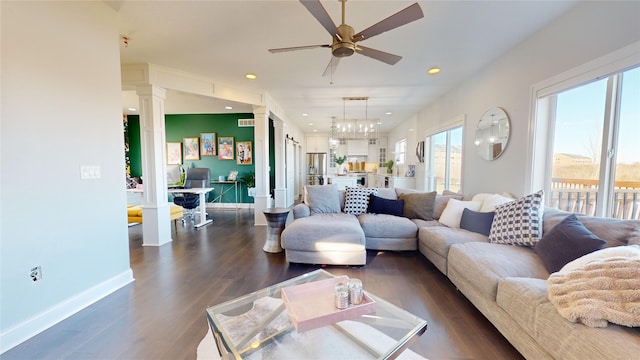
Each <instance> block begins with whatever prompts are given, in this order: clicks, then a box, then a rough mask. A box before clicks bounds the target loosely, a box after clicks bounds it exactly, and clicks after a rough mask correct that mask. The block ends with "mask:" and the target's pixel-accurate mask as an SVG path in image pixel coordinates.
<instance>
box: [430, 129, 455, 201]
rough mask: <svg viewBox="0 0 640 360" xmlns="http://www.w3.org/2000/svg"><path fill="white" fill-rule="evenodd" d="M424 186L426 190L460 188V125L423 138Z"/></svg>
mask: <svg viewBox="0 0 640 360" xmlns="http://www.w3.org/2000/svg"><path fill="white" fill-rule="evenodd" d="M424 151H425V154H424V155H425V159H424V161H425V187H426V190H428V191H438V192H439V193H442V191H443V190H450V191H454V192H459V191H460V190H461V189H462V126H455V127H453V128H450V129H447V130H445V131H441V132H438V133H435V134H432V135H429V136H427V137H426V139H425V146H424Z"/></svg>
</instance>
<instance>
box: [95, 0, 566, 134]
mask: <svg viewBox="0 0 640 360" xmlns="http://www.w3.org/2000/svg"><path fill="white" fill-rule="evenodd" d="M414 2H415V1H390V0H386V1H383V0H378V1H370V0H368V1H366V0H349V1H348V2H347V3H346V23H347V24H349V25H351V26H352V27H353V28H354V29H355V31H356V32H358V31H360V30H363V29H365V28H367V27H369V26H370V25H373V24H374V23H376V22H378V21H380V20H382V19H384V18H386V17H388V16H390V15H392V14H394V13H396V12H398V11H400V10H402V9H404V8H405V7H407V6H409V5H411V4H412V3H414ZM107 3H108V4H109V5H110V6H112V7H113V8H114V9H116V10H117V11H118V12H119V14H120V17H121V25H120V33H121V34H122V35H126V36H128V37H129V44H128V46H127V47H124V46H123V45H122V46H121V61H122V63H123V64H124V63H137V62H149V63H154V64H157V65H162V66H166V67H170V68H174V69H179V70H182V71H186V72H189V73H194V74H198V75H201V76H203V77H206V78H211V79H214V82H219V83H223V84H232V85H233V86H235V87H240V88H246V89H247V90H250V91H256V90H257V91H260V92H266V93H268V94H269V95H270V96H271V97H272V98H273V99H275V101H276V102H277V103H278V104H279V105H280V106H281V107H282V108H283V109H285V111H286V113H285V115H284V116H285V119H286V120H289V121H294V122H296V123H297V124H298V125H299V127H300V128H301V129H302V131H304V132H311V131H313V129H314V128H315V129H318V130H319V131H321V132H328V131H329V128H330V124H331V117H332V116H335V117H336V118H337V119H342V117H343V112H345V113H346V117H347V118H364V116H365V107H364V102H362V101H354V102H347V104H346V109H343V106H344V102H343V100H342V98H343V97H369V100H368V102H367V103H368V109H367V117H368V118H369V119H380V120H381V121H382V125H381V126H382V127H381V130H382V131H389V130H390V129H392V128H393V127H394V126H397V125H398V124H399V123H401V122H403V121H405V120H407V119H408V118H409V117H411V116H412V115H414V114H415V113H417V112H418V111H419V110H421V109H423V108H424V107H426V106H427V105H428V104H429V103H430V102H431V101H433V100H434V99H436V98H437V97H438V96H440V95H442V94H444V93H445V92H446V91H448V90H449V89H451V88H453V87H455V86H456V85H457V84H459V83H461V82H462V81H464V80H465V79H466V78H468V77H470V76H472V75H473V74H474V73H476V72H477V71H479V70H480V69H482V68H483V67H485V66H486V65H487V64H489V63H490V62H491V61H493V60H494V59H496V58H497V57H498V56H500V55H501V54H503V53H505V52H506V51H507V50H508V49H510V48H512V47H514V46H515V45H517V44H518V43H519V42H521V41H522V40H524V39H525V38H527V37H528V36H530V35H532V34H533V33H534V32H536V31H537V30H539V29H540V28H542V27H544V26H545V25H546V24H548V23H549V22H551V21H553V20H554V19H555V18H556V17H558V16H559V15H561V14H562V13H564V12H566V11H567V10H569V9H570V8H571V7H573V6H574V5H575V4H576V3H577V1H568V0H566V1H419V4H420V6H421V8H422V11H423V12H424V18H422V19H419V20H417V21H415V22H412V23H410V24H407V25H404V26H402V27H399V28H396V29H394V30H391V31H389V32H386V33H383V34H380V35H378V36H375V37H373V38H370V39H367V40H364V41H362V42H361V43H360V44H361V45H364V46H367V47H371V48H374V49H378V50H382V51H386V52H390V53H393V54H397V55H400V56H402V57H403V59H402V60H400V62H399V63H397V64H396V65H387V64H385V63H382V62H379V61H376V60H374V59H371V58H368V57H365V56H362V55H359V54H354V55H353V56H351V57H348V58H343V59H342V60H341V61H340V64H339V67H338V68H337V69H336V71H335V73H334V75H333V77H332V78H330V77H322V73H323V72H324V70H325V68H326V66H327V64H328V63H329V60H330V56H331V54H330V50H329V49H326V48H317V49H310V50H301V51H293V52H285V53H278V54H272V53H269V52H268V51H267V49H269V48H280V47H290V46H302V45H317V44H330V43H331V37H330V36H329V34H328V33H327V31H326V30H325V29H324V28H323V27H322V26H321V25H320V23H318V22H317V21H316V20H315V18H314V17H313V16H312V15H311V14H310V13H309V12H308V11H307V10H306V9H305V7H304V6H303V5H302V4H300V2H299V1H296V0H286V1H269V0H262V1H241V0H233V1H184V0H180V1H107ZM322 5H323V6H324V7H325V8H326V10H327V12H328V13H329V15H330V16H331V18H332V19H333V21H334V22H335V23H337V24H339V23H340V19H341V13H340V11H341V5H340V2H339V1H336V0H322ZM432 66H438V67H440V68H441V69H442V71H441V72H440V74H438V75H428V74H427V70H428V69H429V68H430V67H432ZM246 73H255V74H256V75H257V76H258V78H257V79H256V80H247V79H245V78H244V75H245V74H246ZM123 101H124V111H125V112H127V113H131V111H128V110H127V108H129V107H131V106H133V107H137V97H136V96H135V94H134V93H131V92H128V93H127V92H125V93H124V94H123ZM225 105H228V102H227V101H216V100H214V99H210V98H202V97H193V96H189V95H185V94H181V93H177V92H169V93H168V95H167V102H166V105H165V109H166V112H167V113H168V114H171V113H174V114H175V113H224V112H252V107H251V106H250V105H246V104H239V103H235V104H230V105H231V106H233V110H225V109H224V106H225ZM386 112H391V113H392V114H391V115H386V114H385V113H386ZM303 113H306V114H308V116H307V117H304V116H302V114H303ZM309 123H313V124H314V125H313V126H311V125H308V124H309Z"/></svg>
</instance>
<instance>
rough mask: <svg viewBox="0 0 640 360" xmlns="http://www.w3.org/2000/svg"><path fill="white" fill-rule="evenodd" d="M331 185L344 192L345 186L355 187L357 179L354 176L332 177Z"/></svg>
mask: <svg viewBox="0 0 640 360" xmlns="http://www.w3.org/2000/svg"><path fill="white" fill-rule="evenodd" d="M331 184H334V185H337V186H338V188H339V189H340V190H344V189H346V188H347V186H348V187H355V186H357V185H358V178H357V177H355V176H333V177H331Z"/></svg>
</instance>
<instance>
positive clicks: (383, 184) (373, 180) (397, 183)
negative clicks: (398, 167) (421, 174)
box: [367, 174, 416, 189]
mask: <svg viewBox="0 0 640 360" xmlns="http://www.w3.org/2000/svg"><path fill="white" fill-rule="evenodd" d="M367 186H368V187H377V188H397V187H399V188H405V189H415V188H416V178H415V177H406V176H391V175H381V174H369V175H368V177H367Z"/></svg>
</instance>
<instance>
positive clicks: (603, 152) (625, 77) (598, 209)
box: [546, 67, 640, 219]
mask: <svg viewBox="0 0 640 360" xmlns="http://www.w3.org/2000/svg"><path fill="white" fill-rule="evenodd" d="M546 100H547V101H548V104H549V113H550V114H551V116H550V117H551V122H550V125H551V126H550V132H549V133H550V135H551V138H552V139H553V140H552V141H550V142H549V145H550V146H549V149H548V151H549V154H548V155H547V159H552V162H551V171H550V173H548V174H550V176H549V175H548V178H547V182H548V185H549V186H548V189H550V194H548V197H547V199H548V201H550V204H548V205H550V206H552V207H556V208H560V209H562V210H567V211H572V212H578V213H583V214H588V215H596V216H606V217H614V218H620V219H639V218H640V67H636V68H633V69H630V70H625V71H620V72H617V73H614V74H612V75H609V76H605V77H602V78H599V79H596V80H594V81H591V82H588V83H585V84H582V85H580V86H575V87H572V88H571V89H567V90H564V91H558V92H556V93H554V94H552V95H549V96H548V99H546Z"/></svg>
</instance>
